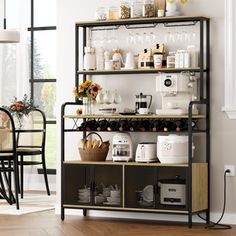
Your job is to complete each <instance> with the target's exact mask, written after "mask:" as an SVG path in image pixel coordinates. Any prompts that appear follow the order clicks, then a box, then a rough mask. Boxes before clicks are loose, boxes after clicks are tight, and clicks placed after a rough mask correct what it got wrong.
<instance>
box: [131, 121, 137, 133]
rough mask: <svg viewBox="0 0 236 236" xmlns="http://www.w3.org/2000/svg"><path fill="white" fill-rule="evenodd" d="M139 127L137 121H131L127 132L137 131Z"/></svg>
mask: <svg viewBox="0 0 236 236" xmlns="http://www.w3.org/2000/svg"><path fill="white" fill-rule="evenodd" d="M138 127H139V122H138V121H137V120H131V121H130V122H129V130H130V131H132V132H133V131H137V130H138Z"/></svg>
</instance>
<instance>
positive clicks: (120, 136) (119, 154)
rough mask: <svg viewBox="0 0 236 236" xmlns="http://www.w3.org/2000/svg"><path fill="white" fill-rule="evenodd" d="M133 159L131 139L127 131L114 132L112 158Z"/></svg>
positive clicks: (116, 159)
mask: <svg viewBox="0 0 236 236" xmlns="http://www.w3.org/2000/svg"><path fill="white" fill-rule="evenodd" d="M132 159H133V147H132V140H131V136H130V134H129V133H125V132H124V133H123V132H120V133H116V134H115V135H114V136H113V139H112V160H113V161H127V162H128V161H131V160H132Z"/></svg>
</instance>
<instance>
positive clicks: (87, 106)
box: [82, 97, 93, 115]
mask: <svg viewBox="0 0 236 236" xmlns="http://www.w3.org/2000/svg"><path fill="white" fill-rule="evenodd" d="M82 113H83V115H92V114H93V100H92V98H90V97H83V108H82Z"/></svg>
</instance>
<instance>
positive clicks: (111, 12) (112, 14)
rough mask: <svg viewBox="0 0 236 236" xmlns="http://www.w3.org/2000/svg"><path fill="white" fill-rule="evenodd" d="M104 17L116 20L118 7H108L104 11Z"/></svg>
mask: <svg viewBox="0 0 236 236" xmlns="http://www.w3.org/2000/svg"><path fill="white" fill-rule="evenodd" d="M106 18H107V20H117V19H119V10H118V7H114V6H111V7H108V9H107V11H106Z"/></svg>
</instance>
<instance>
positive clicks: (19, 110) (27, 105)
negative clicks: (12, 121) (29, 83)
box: [3, 94, 37, 128]
mask: <svg viewBox="0 0 236 236" xmlns="http://www.w3.org/2000/svg"><path fill="white" fill-rule="evenodd" d="M3 108H5V109H6V110H8V111H9V112H10V113H11V114H12V116H15V117H16V118H17V119H18V122H19V128H21V127H22V118H23V116H27V115H28V114H29V112H30V111H32V110H34V109H35V108H37V106H34V104H33V100H32V99H31V98H28V95H27V94H24V96H23V99H22V100H18V99H17V97H14V99H13V101H12V103H11V104H10V105H9V106H3Z"/></svg>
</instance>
